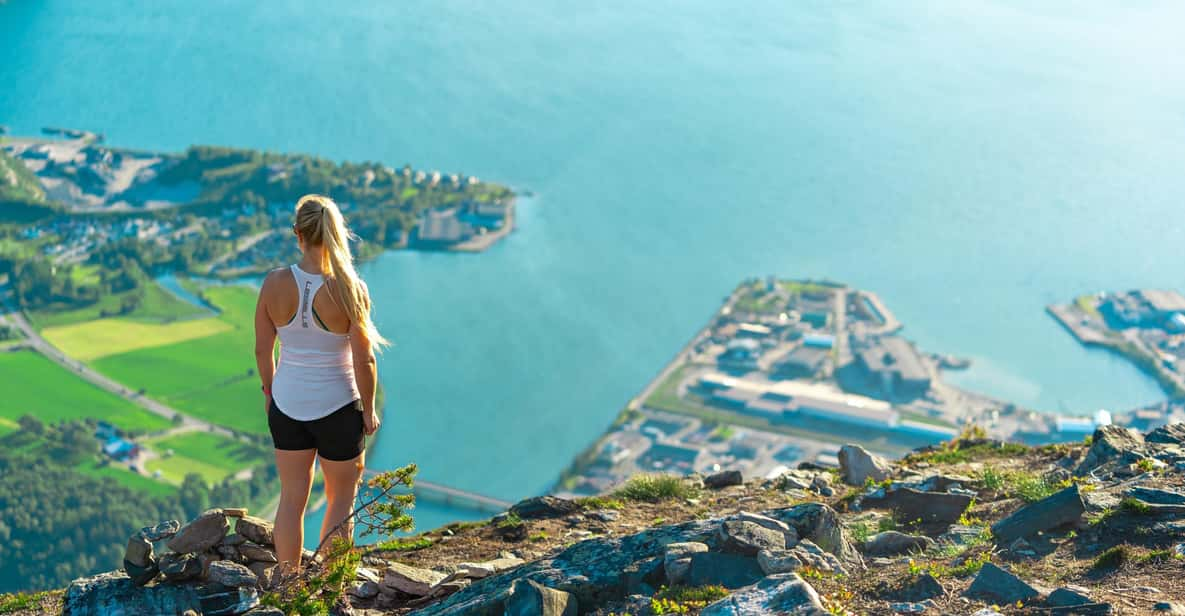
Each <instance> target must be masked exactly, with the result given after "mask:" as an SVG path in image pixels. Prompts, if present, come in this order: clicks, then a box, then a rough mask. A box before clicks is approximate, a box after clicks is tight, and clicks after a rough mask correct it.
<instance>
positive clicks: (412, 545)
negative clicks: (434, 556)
mask: <svg viewBox="0 0 1185 616" xmlns="http://www.w3.org/2000/svg"><path fill="white" fill-rule="evenodd" d="M434 543H436V542H435V541H433V540H432V539H429V538H428V537H418V538H415V539H400V538H396V539H392V540H390V541H383V542H380V543H378V544H377V545H376V546H375V547H376V548H378V549H380V550H389V551H392V552H415V551H416V550H422V549H424V548H428V547H432V544H434Z"/></svg>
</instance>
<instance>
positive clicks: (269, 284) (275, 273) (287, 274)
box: [259, 266, 294, 293]
mask: <svg viewBox="0 0 1185 616" xmlns="http://www.w3.org/2000/svg"><path fill="white" fill-rule="evenodd" d="M293 280H294V278H293V277H292V268H290V267H287V266H285V267H277V268H275V269H273V270H271V271H269V272H268V273H267V275H265V276H264V277H263V283H262V284H260V288H259V291H260V293H264V292H267V291H269V290H271V289H274V288H276V287H277V286H279V285H282V284H284V283H286V282H292V281H293Z"/></svg>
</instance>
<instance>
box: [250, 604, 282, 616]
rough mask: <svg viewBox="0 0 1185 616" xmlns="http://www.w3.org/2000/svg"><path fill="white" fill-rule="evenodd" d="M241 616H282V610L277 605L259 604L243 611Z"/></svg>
mask: <svg viewBox="0 0 1185 616" xmlns="http://www.w3.org/2000/svg"><path fill="white" fill-rule="evenodd" d="M243 616H284V612H283V611H281V610H280V608H278V607H270V606H262V605H261V606H259V607H257V608H254V609H251V610H248V611H246V612H243Z"/></svg>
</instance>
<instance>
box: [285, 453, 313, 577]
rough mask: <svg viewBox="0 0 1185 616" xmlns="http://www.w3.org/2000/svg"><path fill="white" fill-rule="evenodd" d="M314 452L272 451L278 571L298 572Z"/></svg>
mask: <svg viewBox="0 0 1185 616" xmlns="http://www.w3.org/2000/svg"><path fill="white" fill-rule="evenodd" d="M316 456H317V450H316V449H301V450H297V451H289V450H283V449H277V450H276V468H277V469H279V471H280V507H279V508H278V509H276V529H275V535H276V560H279V561H280V572H281V573H282V574H285V575H287V574H292V573H296V572H298V571H300V551H301V549H302V548H303V547H304V510H305V507H306V506H307V505H308V504H309V490H310V489H311V488H312V487H313V460H315V459H316Z"/></svg>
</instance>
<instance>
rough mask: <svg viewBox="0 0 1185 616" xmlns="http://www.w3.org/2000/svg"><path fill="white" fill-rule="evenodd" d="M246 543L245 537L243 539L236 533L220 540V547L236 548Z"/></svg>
mask: <svg viewBox="0 0 1185 616" xmlns="http://www.w3.org/2000/svg"><path fill="white" fill-rule="evenodd" d="M246 542H247V538H246V537H244V536H242V535H240V534H238V533H231V534H229V535H227V536H225V537H223V538H222V543H221V544H220V545H233V546H236V547H238V546H240V545H243V544H244V543H246Z"/></svg>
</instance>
